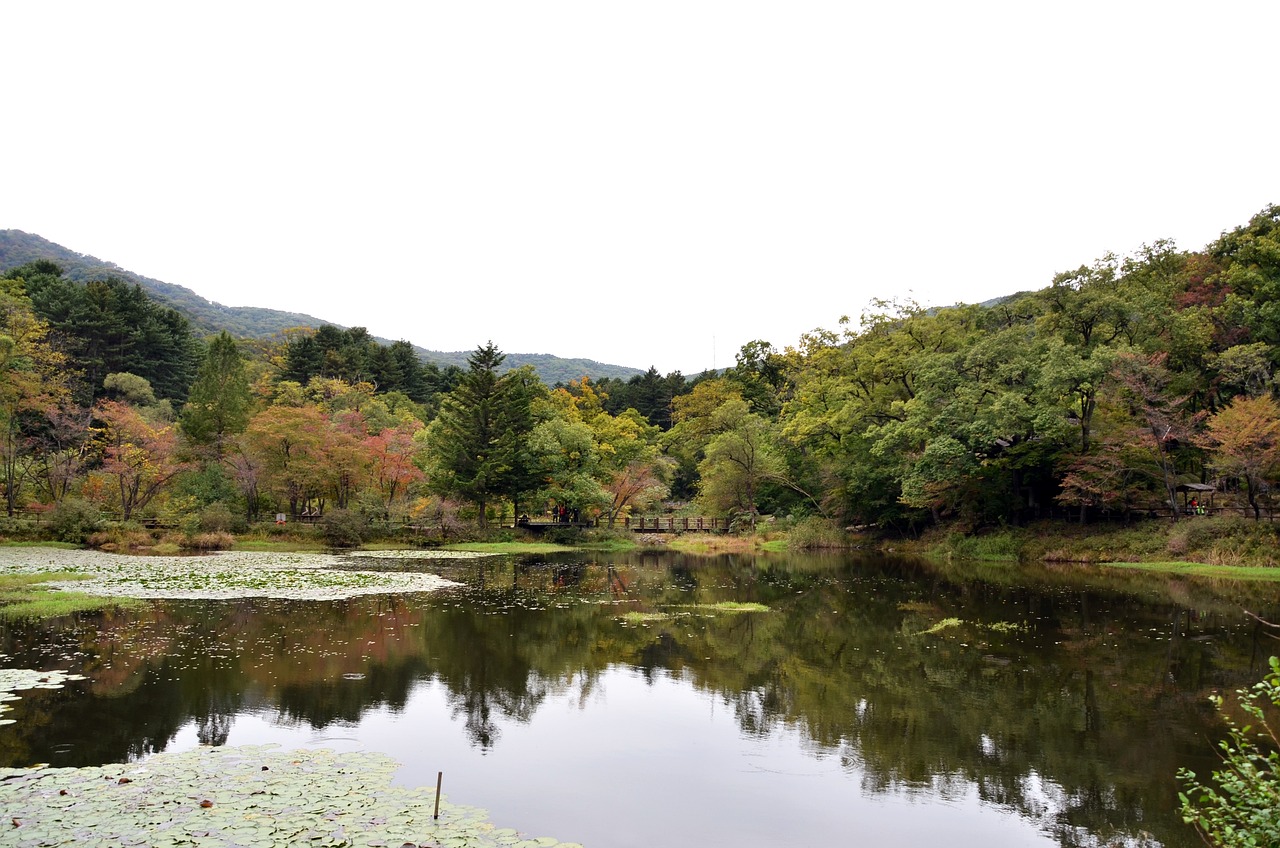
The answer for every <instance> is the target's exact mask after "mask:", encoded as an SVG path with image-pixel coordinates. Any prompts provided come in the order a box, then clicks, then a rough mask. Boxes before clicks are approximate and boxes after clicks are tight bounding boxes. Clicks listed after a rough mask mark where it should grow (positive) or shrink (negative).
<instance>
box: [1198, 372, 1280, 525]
mask: <svg viewBox="0 0 1280 848" xmlns="http://www.w3.org/2000/svg"><path fill="white" fill-rule="evenodd" d="M1199 444H1201V445H1202V446H1203V447H1205V448H1208V449H1209V451H1210V452H1211V453H1212V456H1213V459H1214V462H1215V463H1216V465H1217V468H1218V471H1219V472H1220V473H1222V474H1226V475H1234V476H1238V477H1240V478H1242V479H1243V480H1244V484H1245V493H1246V495H1247V497H1248V499H1249V506H1250V507H1252V508H1253V517H1254V519H1255V520H1257V519H1260V518H1261V517H1262V510H1261V507H1260V506H1259V504H1258V496H1259V493H1261V492H1262V491H1264V490H1266V489H1268V486H1267V483H1268V482H1269V481H1271V480H1274V479H1275V477H1276V474H1277V471H1280V406H1277V405H1276V402H1275V401H1274V400H1272V399H1271V398H1270V397H1269V396H1265V395H1264V396H1262V397H1256V398H1250V397H1244V396H1241V397H1237V398H1236V399H1235V400H1233V401H1232V402H1231V403H1230V404H1229V405H1228V406H1227V407H1226V408H1225V409H1222V410H1221V411H1219V412H1218V414H1217V415H1214V416H1213V417H1212V418H1210V419H1209V422H1208V425H1207V427H1206V432H1205V433H1204V434H1203V436H1201V438H1200V439H1199Z"/></svg>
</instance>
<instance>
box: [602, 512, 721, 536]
mask: <svg viewBox="0 0 1280 848" xmlns="http://www.w3.org/2000/svg"><path fill="white" fill-rule="evenodd" d="M625 526H626V528H627V529H628V530H634V531H636V532H638V533H662V532H669V533H688V532H693V533H696V532H699V531H702V532H705V533H725V532H727V531H728V530H729V519H727V518H709V517H707V516H702V515H699V516H692V517H690V516H676V515H653V516H644V515H638V516H631V517H628V518H627V519H626V521H625Z"/></svg>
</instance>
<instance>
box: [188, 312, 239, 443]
mask: <svg viewBox="0 0 1280 848" xmlns="http://www.w3.org/2000/svg"><path fill="white" fill-rule="evenodd" d="M249 403H250V398H249V377H248V375H247V374H246V372H245V367H244V357H243V356H242V355H241V354H240V349H239V347H238V346H237V345H236V342H235V339H233V338H231V336H230V335H228V334H227V333H226V332H225V331H224V332H222V333H219V334H218V336H217V338H215V339H214V340H213V341H212V342H211V343H210V344H209V352H208V354H207V355H206V356H205V360H204V364H203V365H201V366H200V371H199V373H197V375H196V380H195V382H194V383H193V384H192V385H191V393H190V396H189V397H188V399H187V404H186V406H184V407H183V409H182V418H181V422H180V423H181V425H182V432H183V433H185V434H186V436H187V438H188V439H190V440H191V441H192V442H194V443H195V444H198V445H208V446H211V447H212V448H213V449H214V453H215V454H216V455H217V456H218V457H219V458H221V456H222V454H223V443H224V442H225V440H226V438H227V437H228V436H232V435H235V434H237V433H243V432H244V429H245V427H246V426H247V425H248V423H249Z"/></svg>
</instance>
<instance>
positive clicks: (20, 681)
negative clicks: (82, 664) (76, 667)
mask: <svg viewBox="0 0 1280 848" xmlns="http://www.w3.org/2000/svg"><path fill="white" fill-rule="evenodd" d="M68 680H84V675H80V674H68V673H67V672H65V671H33V670H32V669H28V668H0V716H3V715H4V714H5V713H6V712H8V711H9V710H11V709H13V707H11V706H9V705H8V704H6V703H4V702H5V701H16V700H18V699H19V698H21V697H22V696H21V695H18V694H17V693H18V692H20V691H22V690H24V689H61V688H62V685H63V683H65V682H66V681H68ZM13 723H14V722H13V719H11V718H0V724H13Z"/></svg>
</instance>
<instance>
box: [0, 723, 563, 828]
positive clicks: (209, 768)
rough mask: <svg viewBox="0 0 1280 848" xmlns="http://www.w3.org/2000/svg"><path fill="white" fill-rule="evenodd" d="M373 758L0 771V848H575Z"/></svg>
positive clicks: (167, 760)
mask: <svg viewBox="0 0 1280 848" xmlns="http://www.w3.org/2000/svg"><path fill="white" fill-rule="evenodd" d="M396 768H397V763H396V762H395V761H394V760H392V759H391V758H390V757H387V756H385V755H382V754H374V753H335V752H333V751H328V750H319V751H313V750H298V751H283V750H280V749H278V748H275V747H274V746H243V747H234V748H199V749H196V750H193V751H186V752H181V753H165V754H158V755H156V756H154V757H152V758H150V759H147V760H145V761H142V762H137V763H131V764H128V765H106V766H95V767H90V768H76V769H73V768H32V769H12V768H10V769H0V809H3V810H4V821H0V827H3V829H4V830H3V831H0V832H2V833H3V836H0V842H3V844H5V845H15V846H19V848H45V846H55V845H112V846H133V845H137V846H152V848H177V846H197V845H198V846H209V848H272V846H277V845H306V846H316V848H320V846H325V847H326V848H336V846H387V848H408V846H414V848H417V846H430V848H499V847H500V846H501V848H508V847H509V846H516V847H517V848H550V846H560V848H581V846H577V845H574V844H573V843H567V842H559V841H557V840H555V839H552V838H550V837H540V838H536V839H529V838H525V837H523V836H521V835H520V834H519V833H518V832H516V831H515V830H512V829H510V828H502V829H499V828H497V827H495V826H494V825H493V824H492V823H490V822H489V821H488V816H487V814H486V813H485V812H484V811H483V810H480V809H477V808H474V807H465V806H460V805H455V804H450V803H448V802H447V801H441V803H440V818H439V819H438V820H436V819H434V818H433V813H434V807H435V803H436V797H435V789H434V788H429V789H424V788H414V789H410V788H403V787H396V786H393V785H392V783H391V780H392V775H393V774H394V772H395V770H396Z"/></svg>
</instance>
